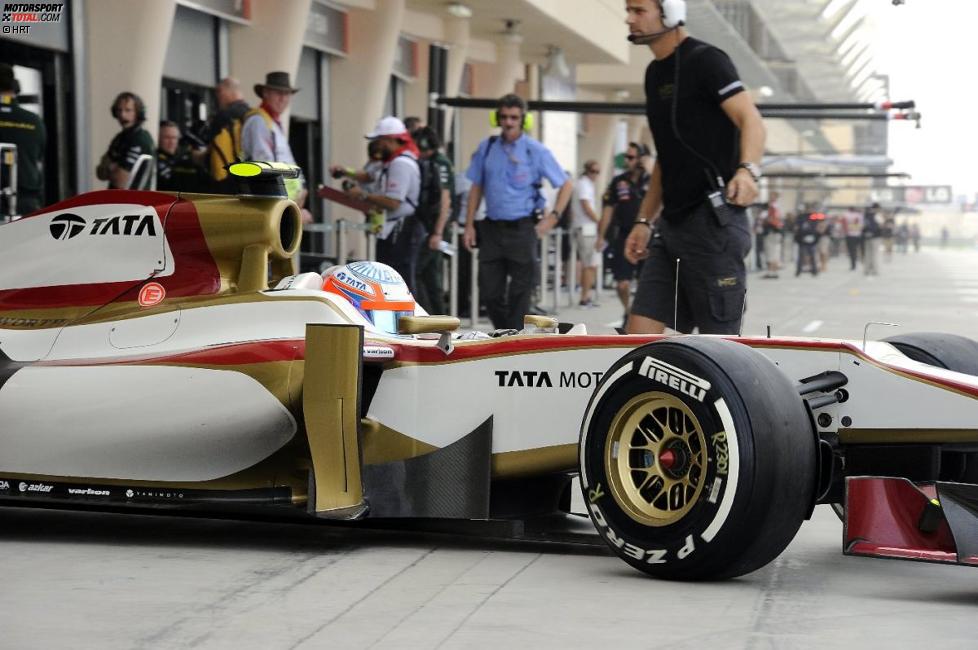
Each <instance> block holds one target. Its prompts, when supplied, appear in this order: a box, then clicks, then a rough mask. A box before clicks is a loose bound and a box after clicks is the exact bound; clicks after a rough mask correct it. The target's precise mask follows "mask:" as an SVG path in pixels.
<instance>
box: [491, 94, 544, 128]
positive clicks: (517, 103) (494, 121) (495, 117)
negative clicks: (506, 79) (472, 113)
mask: <svg viewBox="0 0 978 650" xmlns="http://www.w3.org/2000/svg"><path fill="white" fill-rule="evenodd" d="M503 107H506V108H510V107H518V108H519V109H520V111H521V112H522V113H523V123H522V124H521V125H520V128H522V129H523V130H524V131H529V130H530V129H532V128H533V114H532V113H530V112H529V111H528V110H527V108H526V102H525V101H523V98H522V97H520V96H519V95H514V94H512V93H510V94H508V95H503V96H502V97H500V98H499V107H498V108H496V110H494V111H492V112H490V113H489V126H491V127H493V128H495V127H497V126H499V109H500V108H503Z"/></svg>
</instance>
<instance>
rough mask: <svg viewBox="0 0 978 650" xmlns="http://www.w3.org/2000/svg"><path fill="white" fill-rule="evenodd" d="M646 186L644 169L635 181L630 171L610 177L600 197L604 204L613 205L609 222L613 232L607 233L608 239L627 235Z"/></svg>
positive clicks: (622, 237) (647, 178) (647, 185)
mask: <svg viewBox="0 0 978 650" xmlns="http://www.w3.org/2000/svg"><path fill="white" fill-rule="evenodd" d="M648 188H649V175H648V174H647V173H645V171H644V170H643V171H642V175H641V176H640V177H639V179H638V181H637V182H636V181H635V178H634V177H633V176H632V174H631V172H624V173H622V174H618V175H617V176H615V177H614V178H613V179H611V182H610V183H609V184H608V189H606V190H605V191H604V195H603V196H602V197H601V201H602V203H603V204H604V205H610V206H613V207H614V212H612V213H611V224H610V228H612V229H614V232H613V234H612V233H608V239H624V238H625V237H627V236H628V233H629V232H631V230H632V226H633V225H635V217H636V215H638V208H639V206H641V205H642V199H643V198H645V192H646V191H648Z"/></svg>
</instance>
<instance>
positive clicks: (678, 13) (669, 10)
mask: <svg viewBox="0 0 978 650" xmlns="http://www.w3.org/2000/svg"><path fill="white" fill-rule="evenodd" d="M658 3H659V9H660V11H661V13H662V26H663V27H665V29H661V30H659V31H657V32H652V33H649V34H629V35H628V40H629V41H631V42H632V43H635V44H636V45H648V44H649V43H651V42H652V39H654V38H655V37H657V36H661V35H662V34H665V33H667V32H671V31H672V30H674V29H676V28H677V27H682V26H683V25H685V24H686V0H658Z"/></svg>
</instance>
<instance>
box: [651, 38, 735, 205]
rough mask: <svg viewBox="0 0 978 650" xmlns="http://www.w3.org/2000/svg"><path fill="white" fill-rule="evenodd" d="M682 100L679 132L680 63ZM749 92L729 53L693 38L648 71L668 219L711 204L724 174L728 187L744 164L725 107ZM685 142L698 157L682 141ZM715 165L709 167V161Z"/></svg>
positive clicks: (653, 121) (680, 98)
mask: <svg viewBox="0 0 978 650" xmlns="http://www.w3.org/2000/svg"><path fill="white" fill-rule="evenodd" d="M677 53H678V56H679V101H678V104H677V106H676V111H675V115H676V124H675V129H674V128H673V117H672V116H673V105H672V104H673V101H672V100H673V94H674V92H675V88H674V84H675V81H676V58H677ZM743 90H744V85H743V83H741V81H740V77H739V76H738V74H737V69H736V68H735V67H734V65H733V62H732V61H731V60H730V57H728V56H727V54H726V53H725V52H724V51H723V50H720V49H718V48H716V47H714V46H712V45H709V44H707V43H704V42H703V41H700V40H697V39H695V38H691V37H687V38H686V39H684V40H683V42H682V43H680V44H679V48H678V49H677V50H676V52H674V53H673V54H671V55H670V56H668V57H666V58H664V59H662V60H661V61H653V62H652V63H650V64H649V67H648V68H647V69H646V71H645V97H646V103H645V106H646V108H645V111H646V114H647V115H648V119H649V128H651V129H652V138H653V139H654V140H655V148H656V150H657V151H658V154H659V166H660V167H661V169H662V200H663V215H664V216H666V217H668V218H676V217H679V216H681V215H682V214H683V212H685V211H687V210H689V209H690V208H691V207H693V206H695V205H696V204H698V203H701V202H703V201H705V200H706V195H707V194H709V193H710V192H711V191H713V190H714V189H716V188H715V182H716V181H715V180H713V178H714V177H715V176H716V175H717V174H719V175H720V176H721V178H722V181H723V184H726V182H727V181H729V180H730V179H731V178H732V177H733V175H734V172H736V170H737V165H738V164H739V163H740V132H739V130H738V129H737V127H736V126H735V125H734V124H733V122H731V121H730V118H729V117H727V114H726V113H724V112H723V109H722V108H720V104H721V103H723V102H724V101H726V100H727V99H729V98H730V97H733V96H734V95H736V94H737V93H739V92H741V91H743ZM676 131H678V133H679V135H680V137H681V138H682V140H683V141H684V142H685V143H686V144H687V145H688V146H689V147H690V148H692V149H693V150H694V151H695V152H696V153H698V154H699V156H702V157H703V158H706V159H707V160H706V161H704V160H702V159H701V158H700V157H699V156H697V155H696V153H693V152H692V151H690V150H689V149H688V148H687V147H684V146H683V145H682V144H681V143H680V142H679V140H677V139H676V135H675V133H676ZM707 161H709V162H707Z"/></svg>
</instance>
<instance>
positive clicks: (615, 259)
mask: <svg viewBox="0 0 978 650" xmlns="http://www.w3.org/2000/svg"><path fill="white" fill-rule="evenodd" d="M648 155H649V149H648V147H646V146H645V145H644V144H641V143H639V142H629V143H628V149H626V151H625V171H624V172H622V173H621V174H618V175H617V176H615V177H614V178H613V179H611V182H610V183H609V184H608V189H606V190H605V192H604V195H603V196H602V197H601V202H602V203H603V204H604V208H603V210H602V213H601V222H600V223H599V224H598V241H597V242H596V243H595V245H594V248H595V249H596V250H598V251H602V250H604V248H605V246H607V245H608V243H609V242H610V244H611V251H610V253H611V255H610V260H611V273H612V276H613V277H614V278H615V287H616V289H617V291H618V299H619V300H621V304H622V306H623V307H624V308H625V314H628V303H629V302H630V300H631V295H632V294H631V291H632V280H634V279H635V271H636V270H637V268H638V265H637V264H633V263H632V262H629V261H628V260H626V259H625V238H626V237H627V236H628V233H630V232H631V231H632V226H633V225H635V215H636V214H638V208H639V206H640V205H641V204H642V199H643V198H644V197H645V192H646V190H647V189H648V186H649V174H648V172H647V171H645V166H644V165H643V162H644V160H643V159H644V158H645V157H646V156H648Z"/></svg>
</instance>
